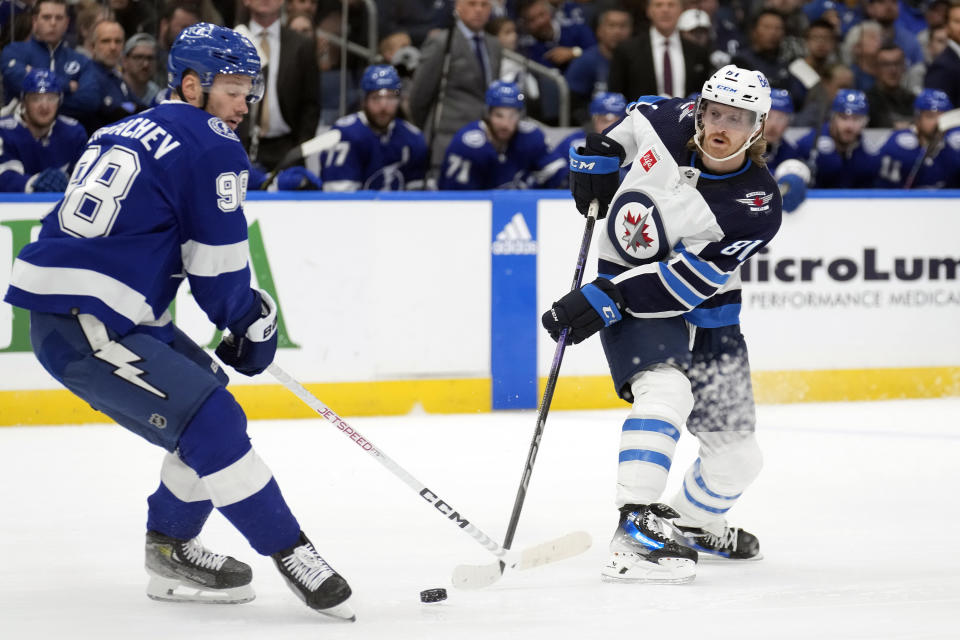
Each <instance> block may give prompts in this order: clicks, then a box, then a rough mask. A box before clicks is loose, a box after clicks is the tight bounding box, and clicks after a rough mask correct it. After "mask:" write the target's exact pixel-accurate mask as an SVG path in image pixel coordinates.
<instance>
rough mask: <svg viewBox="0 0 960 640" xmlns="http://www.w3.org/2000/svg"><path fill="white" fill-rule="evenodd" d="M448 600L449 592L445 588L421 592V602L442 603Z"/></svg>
mask: <svg viewBox="0 0 960 640" xmlns="http://www.w3.org/2000/svg"><path fill="white" fill-rule="evenodd" d="M446 599H447V590H446V589H443V588H437V589H424V590H423V591H421V592H420V602H442V601H444V600H446Z"/></svg>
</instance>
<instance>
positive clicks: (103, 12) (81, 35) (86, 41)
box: [75, 3, 114, 58]
mask: <svg viewBox="0 0 960 640" xmlns="http://www.w3.org/2000/svg"><path fill="white" fill-rule="evenodd" d="M80 6H81V7H82V8H81V9H80V10H79V11H78V12H77V17H76V20H75V27H76V30H77V33H76V38H77V48H76V51H77V53H82V54H83V55H85V56H87V57H88V58H92V57H93V28H94V27H95V26H97V23H98V22H100V21H101V20H113V19H114V16H113V11H112V10H111V9H110V7H109V5H105V4H98V3H90V4H87V5H85V6H84V5H80Z"/></svg>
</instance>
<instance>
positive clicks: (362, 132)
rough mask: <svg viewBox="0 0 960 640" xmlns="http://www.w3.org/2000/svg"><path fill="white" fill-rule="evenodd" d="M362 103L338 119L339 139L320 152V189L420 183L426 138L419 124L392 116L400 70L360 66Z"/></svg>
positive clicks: (397, 98) (415, 186) (385, 188)
mask: <svg viewBox="0 0 960 640" xmlns="http://www.w3.org/2000/svg"><path fill="white" fill-rule="evenodd" d="M360 89H361V90H362V91H363V92H364V98H363V108H362V109H361V110H360V111H359V112H358V113H352V114H350V115H348V116H344V117H343V118H340V119H339V120H337V122H336V124H335V125H334V128H335V129H339V130H340V133H341V138H340V143H339V144H337V146H336V147H334V148H333V149H330V150H328V151H324V152H323V153H322V154H321V156H320V161H321V165H322V167H323V169H322V174H321V176H322V178H323V190H324V191H357V190H358V189H369V190H374V191H403V190H405V189H407V190H409V189H422V188H423V186H424V180H425V177H426V172H427V141H426V140H424V138H423V134H422V133H420V130H419V129H417V128H416V127H414V126H413V125H412V124H410V123H409V122H406V121H405V120H403V119H401V118H398V117H397V109H398V107H399V105H400V92H401V82H400V75H399V74H398V73H397V70H396V69H394V68H393V67H391V66H389V65H385V64H380V65H371V66H369V67H367V68H366V70H365V71H364V72H363V78H362V79H361V80H360Z"/></svg>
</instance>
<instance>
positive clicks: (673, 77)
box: [607, 0, 710, 100]
mask: <svg viewBox="0 0 960 640" xmlns="http://www.w3.org/2000/svg"><path fill="white" fill-rule="evenodd" d="M681 13H682V5H681V4H680V0H650V2H649V4H648V5H647V18H648V19H649V20H650V28H649V29H645V30H643V31H640V32H639V33H638V34H637V35H635V36H634V37H632V38H630V39H629V40H625V41H623V42H621V43H620V44H619V45H618V46H617V48H616V49H615V50H614V52H613V58H612V59H611V60H610V77H609V79H608V81H607V90H608V91H613V92H615V93H622V94H623V95H624V96H626V98H627V100H635V99H636V98H638V97H640V96H645V95H662V96H668V97H683V96H688V95H690V94H691V93H695V92H697V91H700V88H701V87H702V86H703V83H704V82H705V81H706V80H707V78H708V77H709V76H710V52H709V51H707V50H706V49H704V48H702V47H698V46H697V45H694V44H692V43H690V42H687V41H685V40H683V39H681V38H680V34H679V32H678V31H677V22H678V20H679V19H680V14H681Z"/></svg>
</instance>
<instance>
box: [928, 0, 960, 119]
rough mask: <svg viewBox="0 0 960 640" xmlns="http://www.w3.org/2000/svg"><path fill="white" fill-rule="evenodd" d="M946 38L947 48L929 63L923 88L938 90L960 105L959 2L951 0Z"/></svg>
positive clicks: (958, 0) (959, 0)
mask: <svg viewBox="0 0 960 640" xmlns="http://www.w3.org/2000/svg"><path fill="white" fill-rule="evenodd" d="M947 36H948V37H949V38H950V39H949V40H948V41H947V48H946V49H944V50H943V52H942V53H941V54H940V55H939V56H937V57H936V58H934V60H933V62H931V63H930V67H929V68H928V69H927V76H926V78H925V79H924V81H923V86H924V87H925V88H927V89H939V90H940V91H943V92H944V93H946V94H947V97H948V98H950V102H952V103H953V104H960V0H953V2H951V3H950V8H949V9H948V10H947Z"/></svg>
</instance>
